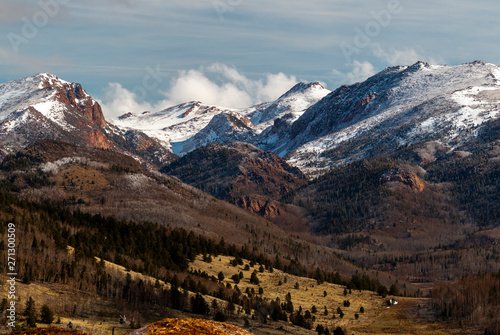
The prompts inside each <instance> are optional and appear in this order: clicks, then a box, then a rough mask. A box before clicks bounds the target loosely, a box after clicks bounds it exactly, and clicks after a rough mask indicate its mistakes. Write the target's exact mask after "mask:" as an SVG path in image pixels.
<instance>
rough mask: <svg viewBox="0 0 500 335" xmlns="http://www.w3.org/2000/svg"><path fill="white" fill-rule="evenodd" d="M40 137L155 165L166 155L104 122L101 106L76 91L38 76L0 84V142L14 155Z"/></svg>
mask: <svg viewBox="0 0 500 335" xmlns="http://www.w3.org/2000/svg"><path fill="white" fill-rule="evenodd" d="M42 139H54V140H61V141H65V142H68V143H72V144H75V145H80V146H89V147H94V148H102V149H114V150H117V151H120V152H124V153H127V154H130V155H133V156H135V157H136V158H138V159H142V160H143V161H144V162H147V163H151V164H154V165H161V164H164V163H166V162H168V161H169V160H170V159H171V158H172V157H173V155H172V153H171V152H170V151H169V150H168V148H166V147H165V146H163V145H161V144H160V143H159V142H158V141H156V140H154V139H152V138H149V137H148V136H146V135H145V134H143V133H141V132H139V131H137V130H123V129H120V128H118V127H116V126H114V125H111V124H108V123H107V122H106V120H105V118H104V115H103V113H102V110H101V106H100V105H99V103H98V102H97V101H95V100H94V99H92V97H91V96H90V95H89V94H88V93H87V92H86V91H85V90H84V89H83V88H82V86H81V85H80V84H77V83H70V82H67V81H64V80H62V79H59V78H58V77H56V76H54V75H52V74H46V73H40V74H37V75H34V76H30V77H26V78H22V79H18V80H15V81H11V82H8V83H4V84H1V85H0V144H1V145H2V147H3V149H4V150H5V151H6V152H16V151H17V150H19V149H21V148H24V147H25V146H27V145H29V144H30V143H33V142H35V141H37V140H42Z"/></svg>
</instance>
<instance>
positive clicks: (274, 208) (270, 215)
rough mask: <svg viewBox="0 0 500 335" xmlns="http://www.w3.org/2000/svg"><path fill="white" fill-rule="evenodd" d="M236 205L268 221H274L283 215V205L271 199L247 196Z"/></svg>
mask: <svg viewBox="0 0 500 335" xmlns="http://www.w3.org/2000/svg"><path fill="white" fill-rule="evenodd" d="M236 204H237V205H238V206H239V207H241V208H243V209H246V210H248V211H250V212H252V213H255V214H259V215H262V216H263V217H265V218H266V219H274V218H276V217H278V216H280V214H281V210H280V207H281V205H280V204H279V203H278V202H276V201H274V200H271V199H266V198H262V197H255V196H254V197H252V196H246V197H242V198H240V199H238V200H237V201H236Z"/></svg>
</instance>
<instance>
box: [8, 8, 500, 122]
mask: <svg viewBox="0 0 500 335" xmlns="http://www.w3.org/2000/svg"><path fill="white" fill-rule="evenodd" d="M499 18H500V3H499V2H498V1H495V0H478V1H475V2H471V1H463V0H454V1H451V0H442V1H435V0H434V1H428V0H421V1H414V0H413V1H412V0H331V1H326V0H310V1H296V0H288V1H282V0H274V1H273V0H268V1H263V0H189V1H186V0H183V1H179V0H86V1H77V0H16V1H7V0H1V3H0V31H1V34H0V81H1V82H5V81H9V80H14V79H18V78H21V77H24V76H28V75H32V74H35V73H38V72H50V73H54V74H56V75H58V76H59V77H61V78H63V79H65V80H68V81H74V82H79V83H81V84H82V85H83V86H84V88H86V89H87V91H88V92H89V93H90V94H91V95H92V96H93V97H95V98H98V99H99V100H100V101H101V102H102V104H103V106H104V108H105V112H106V114H107V115H108V116H110V117H111V116H116V115H119V114H121V113H123V112H128V111H136V112H140V111H142V110H144V109H161V108H164V107H167V106H168V105H172V104H176V103H180V102H183V101H187V100H202V101H203V102H206V103H209V104H217V105H222V106H227V107H244V106H248V105H250V104H254V103H258V102H262V101H266V100H271V99H275V98H277V97H278V96H279V95H280V94H281V93H284V92H285V91H286V90H287V89H288V88H290V87H291V86H292V85H293V84H294V83H296V82H298V81H321V82H323V83H325V85H326V86H327V87H328V88H329V89H332V90H333V89H335V88H337V87H338V86H340V85H342V84H350V83H353V82H356V81H361V80H364V79H366V78H367V77H368V76H370V75H372V74H374V73H376V72H378V71H380V70H383V69H384V68H385V67H387V66H392V65H408V64H412V63H414V62H415V61H417V60H424V61H428V62H431V63H438V64H451V65H454V64H460V63H464V62H471V61H474V60H484V61H487V62H491V63H495V64H500V43H499V42H500V37H499V32H500V19H499Z"/></svg>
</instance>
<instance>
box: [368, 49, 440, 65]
mask: <svg viewBox="0 0 500 335" xmlns="http://www.w3.org/2000/svg"><path fill="white" fill-rule="evenodd" d="M373 54H374V55H375V56H376V57H378V58H380V59H381V60H383V61H385V62H387V63H388V64H389V65H391V66H396V65H412V64H414V63H416V62H418V61H425V62H429V63H431V64H441V63H443V61H442V60H439V59H434V58H432V57H429V56H425V55H422V54H420V53H419V52H417V51H416V50H415V49H413V48H405V49H402V50H397V49H394V48H389V49H384V48H382V46H381V45H380V44H374V45H373Z"/></svg>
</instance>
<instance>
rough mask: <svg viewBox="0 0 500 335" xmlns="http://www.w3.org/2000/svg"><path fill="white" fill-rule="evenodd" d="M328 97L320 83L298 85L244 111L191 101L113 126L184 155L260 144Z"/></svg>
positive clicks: (121, 120) (122, 118)
mask: <svg viewBox="0 0 500 335" xmlns="http://www.w3.org/2000/svg"><path fill="white" fill-rule="evenodd" d="M328 93H330V91H329V90H327V89H325V88H324V87H323V86H321V84H319V83H299V84H297V85H295V86H294V87H293V88H292V89H290V90H289V91H288V92H286V93H285V94H283V95H282V96H281V97H279V98H278V99H277V100H276V101H273V102H268V103H262V104H259V105H256V106H252V107H249V108H245V109H229V108H222V107H215V106H206V105H203V104H202V103H201V102H198V101H192V102H188V103H184V104H180V105H177V106H173V107H170V108H167V109H165V110H162V111H160V112H156V113H151V112H142V113H141V114H131V113H128V114H125V115H122V116H120V117H118V118H117V119H115V120H112V122H113V124H115V125H117V126H119V127H122V128H128V129H136V130H140V131H143V132H144V133H146V134H147V135H149V136H151V137H154V138H156V139H158V140H160V141H163V142H165V143H167V144H170V145H172V149H173V151H174V152H175V153H176V154H181V155H182V154H186V153H187V152H189V151H191V150H194V149H196V148H198V147H200V146H204V145H206V144H208V143H227V142H234V141H248V142H250V143H254V142H255V141H256V142H258V141H259V138H260V137H261V136H259V134H260V133H262V132H263V131H265V130H266V129H270V128H272V126H273V124H274V122H275V121H276V120H277V119H286V120H287V124H288V125H291V123H292V122H293V121H295V120H296V119H298V118H299V117H300V116H301V115H302V113H304V111H305V110H306V109H307V108H308V107H310V106H312V105H314V104H315V103H316V102H318V101H319V100H320V99H321V98H323V97H324V96H325V95H327V94H328ZM237 120H243V121H242V122H243V123H244V124H245V126H244V127H242V128H241V127H240V125H236V123H238V124H239V122H237ZM242 132H243V133H242Z"/></svg>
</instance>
